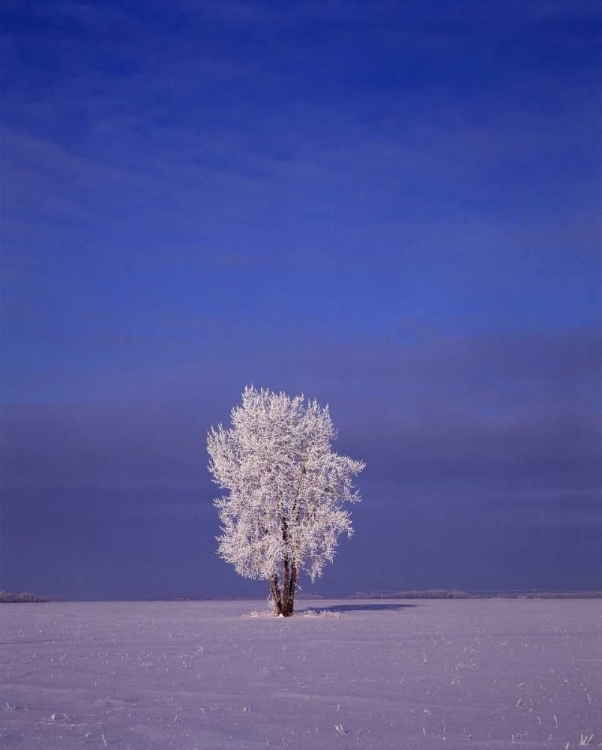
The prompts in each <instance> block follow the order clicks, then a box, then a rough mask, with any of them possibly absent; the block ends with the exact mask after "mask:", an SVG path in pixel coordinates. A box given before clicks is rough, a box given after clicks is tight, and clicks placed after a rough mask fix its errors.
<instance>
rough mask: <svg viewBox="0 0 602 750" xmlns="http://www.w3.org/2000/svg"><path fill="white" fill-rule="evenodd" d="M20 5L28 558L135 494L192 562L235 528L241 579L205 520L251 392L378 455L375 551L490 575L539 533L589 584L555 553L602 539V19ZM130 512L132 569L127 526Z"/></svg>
mask: <svg viewBox="0 0 602 750" xmlns="http://www.w3.org/2000/svg"><path fill="white" fill-rule="evenodd" d="M3 11H4V13H5V20H4V24H3V27H4V29H5V34H4V36H3V55H4V59H5V61H6V65H5V70H6V71H7V73H6V75H7V81H6V86H5V96H4V101H3V119H4V122H3V143H2V146H3V148H2V165H1V166H2V175H3V183H4V185H3V207H4V215H3V253H2V266H3V268H2V286H3V289H2V318H3V342H2V346H3V370H2V396H1V398H2V404H3V410H4V419H5V434H6V451H5V452H4V453H5V466H6V470H7V474H6V476H7V487H10V492H9V493H8V498H7V507H8V508H9V515H8V517H9V518H11V519H13V520H12V521H11V522H10V524H11V525H10V529H11V532H10V533H11V534H13V535H15V537H14V538H15V539H17V537H18V538H19V539H20V540H21V541H19V543H18V544H17V542H15V543H14V544H13V546H11V547H10V552H9V553H8V554H9V559H10V561H12V562H10V565H12V566H13V567H12V568H11V569H13V570H15V571H16V570H18V568H19V567H23V566H24V563H23V562H22V558H21V557H20V555H22V553H21V552H19V550H22V549H25V548H26V547H27V544H28V543H30V544H35V540H36V539H38V540H39V539H40V538H41V535H43V533H44V532H43V531H42V530H41V529H42V526H43V524H42V522H41V521H40V522H39V523H38V524H37V525H36V524H35V523H34V522H33V521H31V523H32V525H31V526H28V524H29V523H30V521H28V520H27V519H28V518H31V519H35V518H36V517H37V518H38V519H40V518H44V519H45V521H44V522H48V523H50V524H51V525H53V528H54V530H55V531H56V533H57V534H58V531H57V529H58V527H59V526H60V523H67V520H66V519H70V520H68V525H69V528H70V529H72V530H73V531H74V533H77V529H84V530H85V535H86V538H93V537H94V533H93V526H94V524H92V523H91V522H90V521H89V520H88V521H87V520H86V514H89V518H92V517H93V518H94V519H95V522H96V521H98V519H99V515H101V514H99V513H98V512H97V511H96V507H97V504H100V503H102V502H103V498H107V502H108V503H109V505H110V506H111V509H112V510H111V514H112V515H113V516H114V517H115V518H119V519H120V522H123V524H124V528H126V527H127V529H128V534H130V535H131V533H132V529H133V528H135V526H136V523H135V522H136V521H137V522H138V523H139V524H141V528H144V529H145V533H147V534H148V535H149V539H154V540H155V542H157V543H159V542H160V544H161V545H162V546H161V549H162V550H163V553H164V554H166V555H168V556H169V555H170V554H174V555H175V549H176V547H177V546H178V543H177V538H178V535H182V534H183V535H185V536H186V539H188V540H189V543H190V546H189V547H186V549H187V550H188V552H189V553H190V554H192V552H191V550H192V549H193V547H194V544H193V541H192V535H191V532H190V530H189V527H191V525H192V524H193V523H196V522H199V524H201V525H203V524H204V525H203V532H202V533H203V534H204V537H203V539H204V544H206V545H207V548H208V549H210V552H208V553H207V555H206V556H205V557H203V565H207V566H208V568H207V569H208V570H211V571H212V575H217V572H216V570H215V569H214V568H213V567H212V562H211V560H212V555H213V547H212V545H213V536H214V535H215V533H216V530H215V529H214V528H213V527H212V526H211V523H212V522H211V520H210V519H209V517H205V516H203V518H202V519H199V514H198V513H197V512H196V511H194V510H193V509H194V508H195V503H197V502H198V504H199V507H202V508H210V501H211V498H212V496H213V494H212V493H213V488H212V487H211V486H210V485H209V484H208V479H207V477H205V471H204V464H205V458H203V456H204V436H205V433H206V430H207V429H208V426H209V425H210V424H215V423H217V422H218V421H220V420H221V421H224V420H225V419H226V418H227V415H228V413H229V411H230V408H231V406H232V405H233V403H234V402H235V401H236V400H237V399H238V398H239V395H240V392H241V391H242V389H243V387H244V386H245V385H246V384H248V383H254V384H255V385H256V386H258V387H261V386H266V387H270V388H273V389H275V390H279V389H283V390H285V391H287V392H288V393H299V392H305V393H306V394H307V395H310V396H315V397H317V398H318V399H319V400H320V401H321V402H330V404H331V407H332V412H333V416H334V420H335V424H337V426H338V427H339V428H340V435H341V439H340V445H339V448H340V450H341V452H343V453H348V454H350V455H354V456H356V457H357V458H363V459H365V460H366V461H367V463H368V468H367V470H366V474H365V476H364V477H363V478H362V479H363V481H364V482H365V491H364V495H365V496H366V498H367V499H366V503H365V504H364V505H362V506H361V508H358V511H357V512H358V513H359V514H360V518H358V522H357V523H356V526H357V528H358V537H359V536H360V534H361V528H362V523H363V524H364V528H365V529H367V536H366V539H365V545H366V546H365V549H364V553H365V558H364V559H365V560H367V559H369V558H371V557H374V555H375V553H376V552H377V551H378V550H379V549H380V544H379V541H378V540H379V535H381V534H383V533H385V532H384V531H383V528H382V526H383V523H382V518H383V517H385V518H386V519H387V524H388V525H387V529H388V531H387V533H390V535H391V538H392V542H394V540H395V535H397V538H398V539H401V540H403V542H404V544H405V545H407V546H408V548H409V549H410V552H409V553H408V555H410V556H409V557H408V556H407V555H405V552H402V551H401V550H400V551H399V553H398V554H399V561H398V562H399V568H398V569H399V571H401V570H402V567H403V566H404V565H405V564H406V563H408V561H409V560H410V559H411V558H412V555H414V556H416V555H419V554H420V549H419V546H418V541H417V540H418V539H420V538H421V537H424V536H425V535H426V537H429V535H430V534H432V536H433V538H435V539H437V540H439V542H441V544H443V542H442V540H443V541H444V540H445V538H446V537H445V530H446V525H447V526H450V525H451V526H453V528H454V529H455V531H456V532H457V535H458V539H457V541H456V542H450V541H449V540H448V542H447V544H448V545H450V547H451V548H452V551H451V552H450V550H449V549H448V550H442V552H441V554H440V555H439V556H438V557H437V555H435V558H434V559H433V562H432V565H430V567H429V566H428V565H427V568H428V571H430V572H428V571H427V572H428V575H427V578H428V577H429V576H430V579H429V580H431V582H432V585H445V584H444V583H443V582H441V581H440V580H439V579H438V576H442V575H443V573H442V571H443V570H445V571H448V570H452V569H453V566H452V567H450V565H449V560H450V559H451V558H454V559H455V560H456V563H457V566H458V567H457V568H456V571H457V572H458V571H460V572H461V571H464V572H463V573H462V574H463V575H464V573H465V572H466V570H467V569H468V568H470V565H469V564H468V563H466V564H464V563H462V564H460V563H459V562H458V560H459V557H460V556H461V550H462V543H463V542H464V543H466V542H467V540H468V539H471V540H473V541H474V537H475V536H478V535H479V534H480V533H483V534H484V536H485V537H486V538H487V539H488V542H489V547H490V548H491V549H495V550H497V551H496V555H497V556H496V557H495V561H490V562H489V563H487V562H486V561H487V560H488V558H487V550H488V545H487V544H486V543H485V541H483V543H482V545H481V546H480V547H479V546H478V545H476V546H475V550H474V553H470V554H471V555H472V557H471V560H472V561H473V568H476V567H479V566H481V563H483V561H485V563H486V564H485V563H483V565H484V567H483V568H482V569H481V567H479V570H482V572H483V576H485V571H486V570H488V571H489V575H491V576H494V577H495V575H497V574H496V573H495V570H497V568H498V567H501V568H503V567H504V566H505V565H508V566H510V562H509V561H510V559H511V558H512V551H511V550H510V551H509V552H508V554H507V555H506V557H505V556H504V543H505V541H507V540H511V538H512V535H513V534H517V535H518V536H519V537H520V534H522V533H523V532H524V533H525V534H526V532H525V529H526V528H531V529H533V528H538V527H539V526H543V527H545V530H544V531H542V532H541V536H540V540H539V545H540V546H539V548H540V551H542V556H540V557H539V558H538V559H537V561H536V560H535V558H534V557H532V558H531V560H530V567H529V566H527V567H526V570H527V571H528V570H531V571H537V576H540V575H543V573H542V571H545V564H544V563H545V562H546V561H547V563H548V564H549V568H550V571H554V574H558V575H559V573H558V570H557V567H558V565H557V562H554V560H555V559H556V558H555V557H554V555H553V554H552V551H553V549H558V548H562V549H565V548H568V547H570V544H571V543H572V542H574V541H575V539H577V538H578V536H579V534H582V535H583V536H584V537H586V543H585V544H584V547H583V551H582V557H581V558H579V560H580V563H579V564H581V565H582V564H584V562H587V561H588V560H589V556H590V555H591V552H592V550H593V541H592V539H593V537H592V535H591V534H589V536H588V534H587V533H586V532H585V531H584V528H585V524H586V523H588V522H590V523H591V524H593V527H595V528H598V527H597V524H598V519H599V514H598V510H597V507H598V506H597V503H598V495H597V494H596V493H597V492H598V489H597V488H599V480H600V477H599V471H598V469H597V466H596V456H597V452H598V451H599V430H600V423H599V419H600V404H599V400H598V395H597V393H598V384H599V381H600V377H601V373H600V365H599V363H600V361H602V356H601V355H602V352H601V351H600V335H599V320H600V298H599V284H600V279H601V273H602V270H601V266H600V263H601V259H600V254H599V251H598V248H599V245H600V240H601V239H602V237H601V232H600V229H601V226H600V220H599V210H598V199H597V196H598V194H599V178H600V146H599V136H598V132H597V128H596V123H597V120H598V118H599V97H598V96H597V92H598V90H599V85H600V68H599V60H598V56H597V55H596V54H595V53H596V51H597V40H596V38H595V23H594V16H595V14H596V13H597V10H596V9H595V8H594V6H593V5H592V4H590V3H587V2H582V3H578V4H575V3H572V4H568V3H564V2H562V3H558V2H554V3H552V2H541V3H534V4H533V3H531V4H529V5H525V4H521V3H515V2H513V1H510V0H508V1H507V2H503V3H502V2H500V3H497V2H494V3H488V4H485V5H480V6H479V7H478V8H476V7H475V6H474V4H470V6H469V5H468V4H466V3H435V4H434V5H432V4H431V5H425V4H423V3H422V4H421V3H413V2H410V3H402V4H400V3H388V2H383V3H380V2H379V3H372V4H365V3H355V2H350V3H340V2H332V3H331V2H328V3H299V4H295V5H293V6H291V7H290V8H289V7H287V8H286V9H283V8H282V7H281V6H278V7H275V6H273V4H271V3H244V4H242V3H219V4H218V3H213V2H204V1H199V2H196V0H195V1H192V0H182V2H178V3H173V4H171V5H170V6H169V7H167V6H165V5H164V4H159V3H150V4H148V5H146V6H145V7H144V8H141V7H135V6H133V5H128V4H125V5H124V4H122V3H121V4H117V3H113V2H110V1H109V2H105V3H102V4H101V5H99V4H91V3H87V2H81V3H77V2H71V1H70V0H65V1H64V2H60V3H55V4H54V5H53V9H52V13H49V11H48V9H47V8H46V7H45V6H43V5H40V4H32V3H12V4H8V5H6V4H5V6H4V7H3ZM8 186H9V187H10V189H8ZM47 498H51V506H52V508H53V509H54V510H53V512H51V513H49V514H46V515H44V512H43V509H44V508H45V507H46V506H45V503H46V501H47ZM524 506H528V507H529V511H528V512H526V513H522V514H521V515H519V514H518V511H517V508H519V507H524ZM371 507H372V508H373V509H374V510H373V511H370V508H371ZM170 508H171V510H170ZM19 509H21V510H23V509H27V513H25V512H23V513H21V515H19V513H18V512H17V511H18V510H19ZM376 509H378V512H376ZM452 509H453V510H452ZM11 514H12V515H11ZM53 514H56V517H57V518H58V519H60V523H59V521H58V520H56V521H53V518H54V515H53ZM145 514H146V515H145ZM379 514H384V516H379ZM546 514H547V515H546ZM201 515H202V514H201ZM145 518H146V520H145ZM379 518H381V520H380V521H379ZM161 519H171V521H172V523H173V527H172V530H171V532H170V533H171V537H170V538H169V540H165V539H163V538H162V537H161V536H160V532H161V529H160V528H159V526H160V523H159V522H160V520H161ZM192 519H194V521H193V520H192ZM201 521H202V523H201ZM98 522H99V523H100V521H98ZM379 524H380V525H379ZM101 526H102V533H103V534H105V535H106V536H107V538H109V537H110V538H111V539H112V540H113V541H114V546H115V549H116V550H119V549H121V552H116V553H115V555H116V559H117V557H119V560H120V561H121V562H122V563H123V562H124V560H126V558H127V559H129V558H128V555H127V554H126V551H127V545H128V538H127V535H126V534H125V532H124V533H123V534H122V535H120V532H118V531H115V530H110V528H109V524H108V523H107V524H102V523H101ZM501 528H503V529H505V530H506V531H504V532H503V533H502V531H496V529H501ZM521 529H522V531H521ZM576 529H577V530H576ZM189 532H190V536H189ZM588 533H589V532H588ZM19 534H21V536H19ZM504 534H507V537H506V536H504ZM28 535H29V536H28ZM27 539H29V540H30V541H29V542H27ZM61 539H62V541H63V542H64V543H65V544H68V543H69V542H68V539H65V538H64V535H63V536H62V537H61ZM520 539H522V541H520V543H519V542H517V547H518V546H520V547H521V549H524V548H526V547H527V546H528V545H527V540H528V536H522V537H520ZM559 540H560V541H561V542H562V544H560V543H559ZM588 540H589V541H588ZM439 542H438V543H439ZM73 544H75V542H74V543H73ZM362 544H363V543H362ZM75 546H77V545H75ZM400 546H401V545H400V543H399V542H398V543H397V548H399V547H400ZM151 548H152V543H151V542H149V545H148V549H146V548H144V549H143V550H142V552H141V554H143V555H146V556H147V557H146V559H147V564H148V566H151V562H150V558H149V555H150V552H149V550H151ZM169 549H171V550H172V553H170V552H169ZM84 553H85V548H84V547H82V546H80V547H78V548H77V555H78V556H80V557H78V559H80V558H84V557H85V554H84ZM544 553H545V554H544ZM49 554H50V553H49ZM54 554H56V555H57V559H59V558H60V555H59V554H58V553H57V551H56V549H55V551H54ZM187 554H188V553H187ZM120 555H121V557H120ZM404 555H405V556H404ZM546 555H547V557H546ZM175 557H177V558H178V564H184V567H186V566H187V565H188V567H187V570H188V571H189V573H190V571H192V569H193V567H192V562H191V561H190V560H189V562H188V563H183V561H182V559H181V558H179V557H178V555H175ZM60 559H62V558H60ZM412 559H413V558H412ZM174 560H175V558H174ZM191 560H192V558H191ZM542 561H543V562H542ZM578 562H579V561H574V567H573V568H570V565H573V563H570V564H569V563H568V562H567V566H568V568H570V570H569V572H568V573H567V575H566V576H565V578H564V579H563V580H572V578H571V576H572V575H573V573H571V572H570V571H571V570H572V571H576V570H577V567H578V566H577V563H578ZM17 563H19V564H17ZM63 563H65V561H64V560H63ZM63 563H61V564H60V565H59V564H58V563H57V571H59V572H60V570H64V565H63ZM65 564H66V563H65ZM116 565H117V563H116ZM362 565H363V563H362ZM61 566H63V567H61ZM487 566H489V567H488V568H487ZM151 567H152V566H151ZM510 567H511V566H510ZM568 568H567V570H568ZM147 569H150V568H148V567H147ZM144 570H145V567H144V565H142V564H141V565H140V567H139V568H138V572H137V573H132V581H134V580H135V579H136V576H139V580H141V579H142V578H143V576H144ZM512 570H513V573H512V576H516V577H518V578H520V575H521V573H520V568H519V567H516V568H513V569H512ZM372 572H373V573H374V586H375V587H376V588H381V587H382V586H381V585H380V584H378V583H377V582H376V577H377V575H376V574H377V572H378V574H379V575H380V573H381V572H382V571H381V569H380V567H379V565H378V564H377V563H374V565H373V567H372ZM355 573H356V574H357V573H359V569H356V570H355ZM15 575H16V574H15ZM190 575H192V573H190ZM366 575H367V578H366V581H365V583H364V587H370V585H372V584H370V580H369V579H370V576H371V575H372V574H371V573H369V571H368V573H367V574H366ZM450 575H451V573H450ZM534 575H535V573H534ZM525 576H526V577H527V578H528V572H527V573H525ZM485 577H486V576H485ZM518 578H517V580H518ZM188 580H193V579H192V578H189V579H188ZM425 580H426V579H425ZM467 580H468V579H467ZM476 580H477V579H476V577H475V578H474V581H476ZM525 580H526V578H525ZM548 580H549V581H553V574H552V573H550V577H549V579H548ZM340 584H341V586H343V584H344V585H345V586H347V585H351V584H350V583H349V581H347V583H345V582H344V581H340ZM75 585H76V583H74V586H75ZM77 585H79V584H77ZM107 585H108V584H107ZM172 585H175V584H173V582H172ZM224 585H225V584H224ZM392 585H393V587H395V585H394V584H393V583H392ZM411 585H420V581H419V580H416V583H415V584H408V587H411ZM451 585H456V586H460V585H463V584H461V583H460V582H459V581H458V582H457V583H455V584H451ZM464 585H466V584H464ZM359 587H360V586H359V585H358V588H359ZM33 588H35V586H33Z"/></svg>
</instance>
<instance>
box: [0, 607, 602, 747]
mask: <svg viewBox="0 0 602 750" xmlns="http://www.w3.org/2000/svg"><path fill="white" fill-rule="evenodd" d="M297 608H298V610H299V612H300V613H302V611H303V610H308V609H312V610H314V611H316V612H319V611H320V610H326V611H327V612H328V613H330V614H339V615H340V616H339V617H332V616H331V617H328V616H327V617H324V616H322V617H320V616H318V617H315V616H313V617H312V616H309V617H293V618H274V617H251V616H249V615H250V613H251V612H252V611H254V610H255V611H258V610H259V611H261V610H262V609H265V606H264V605H263V604H262V603H257V602H137V603H133V602H132V603H130V602H123V603H116V602H111V603H50V604H10V605H5V606H4V607H3V608H2V611H1V612H2V614H1V617H0V648H1V657H2V660H1V664H2V666H1V667H0V670H1V671H0V674H1V677H2V679H1V686H2V695H1V698H0V701H1V704H2V707H1V709H0V746H1V747H2V748H3V750H38V749H39V750H42V748H43V749H44V750H75V749H76V748H77V749H79V748H104V747H110V748H116V749H119V750H121V749H123V750H127V749H128V748H130V749H131V750H154V749H155V748H156V749H157V750H159V748H161V749H163V748H178V749H181V750H194V749H195V748H196V749H197V750H214V749H215V750H217V749H218V748H219V749H220V750H221V749H222V748H223V749H226V748H228V749H230V748H232V749H234V748H237V749H239V750H240V749H242V750H247V749H248V750H251V749H253V750H255V748H266V747H272V748H274V747H278V748H283V747H286V748H291V749H292V750H295V749H299V750H312V749H314V748H316V749H317V748H320V749H324V748H344V747H353V748H366V749H368V748H371V749H373V750H388V749H389V748H390V749H391V750H393V749H395V750H401V749H403V750H412V749H413V748H416V750H423V749H424V750H426V749H427V748H428V750H433V748H439V747H440V748H448V749H449V750H456V749H459V748H475V749H486V748H505V747H514V746H516V747H517V750H519V748H524V749H525V750H526V749H527V748H555V749H557V750H566V749H567V748H568V750H573V749H574V748H578V747H580V746H581V747H584V746H589V747H598V746H602V703H601V697H602V690H601V681H602V679H601V678H602V668H601V667H602V602H600V601H596V600H577V601H563V600H474V601H437V600H421V601H414V602H410V601H365V602H363V601H362V602H360V601H339V602H325V601H321V602H298V606H297Z"/></svg>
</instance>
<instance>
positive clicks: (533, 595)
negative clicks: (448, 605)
mask: <svg viewBox="0 0 602 750" xmlns="http://www.w3.org/2000/svg"><path fill="white" fill-rule="evenodd" d="M352 598H353V599H601V598H602V591H497V592H470V591H446V590H444V589H433V590H431V591H390V592H389V591H379V592H376V593H375V592H364V591H358V592H357V594H354V595H353V597H352Z"/></svg>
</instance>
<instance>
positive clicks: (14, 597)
mask: <svg viewBox="0 0 602 750" xmlns="http://www.w3.org/2000/svg"><path fill="white" fill-rule="evenodd" d="M45 601H47V600H46V599H44V598H43V597H41V596H36V595H35V594H30V593H29V592H28V591H23V592H22V593H21V594H11V593H9V592H8V591H0V604H23V603H25V602H45Z"/></svg>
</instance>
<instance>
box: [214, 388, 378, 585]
mask: <svg viewBox="0 0 602 750" xmlns="http://www.w3.org/2000/svg"><path fill="white" fill-rule="evenodd" d="M335 438H336V431H335V429H334V426H333V424H332V421H331V419H330V414H329V412H328V407H326V408H321V407H320V406H319V404H318V403H317V401H306V400H305V398H304V397H303V396H297V397H295V398H289V397H288V396H287V395H286V394H284V393H280V394H275V393H272V392H270V391H268V390H263V389H262V390H259V391H258V390H256V389H255V388H254V387H252V386H250V387H247V388H246V389H245V391H244V393H243V395H242V405H241V406H236V407H235V408H234V409H233V410H232V427H231V428H230V429H225V428H224V427H222V425H220V426H219V427H218V428H217V430H216V429H213V428H212V429H211V431H210V433H209V437H208V451H209V455H210V457H211V460H210V462H209V471H210V472H211V473H212V475H213V478H214V481H215V483H216V484H218V485H219V487H220V488H222V489H224V490H227V494H226V495H225V496H224V497H222V498H220V499H218V500H216V501H215V505H216V507H217V508H218V511H219V517H220V521H221V524H222V525H221V532H222V533H221V535H220V536H219V537H218V542H219V548H218V554H219V556H220V557H222V558H223V559H224V560H226V561H227V562H230V563H232V564H233V565H234V567H235V569H236V571H237V572H238V573H240V574H241V575H243V576H245V577H247V578H259V579H263V578H265V579H268V580H272V579H274V577H275V576H279V575H280V576H281V578H282V570H283V566H286V574H285V578H287V579H288V577H289V570H290V571H294V575H293V574H292V573H291V575H293V578H292V581H293V592H291V593H292V594H293V596H294V581H296V575H297V573H298V572H300V571H301V570H304V571H306V572H307V573H308V574H309V575H310V577H311V579H312V580H314V579H315V578H316V577H318V576H320V575H321V574H322V571H323V568H324V566H325V564H326V563H327V562H332V560H333V558H334V554H335V550H336V547H337V540H338V537H339V535H340V534H341V533H346V534H347V535H348V536H351V534H352V531H353V529H352V526H351V518H350V515H349V512H348V511H347V510H346V509H344V508H343V504H344V503H345V502H358V501H359V500H360V496H359V493H358V492H357V491H354V489H353V484H352V479H353V477H354V476H355V475H357V474H359V472H360V471H362V469H363V468H364V463H363V462H362V461H354V460H353V459H351V458H348V457H346V456H339V455H337V454H336V453H334V452H333V451H332V448H331V445H332V442H333V440H334V439H335Z"/></svg>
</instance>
